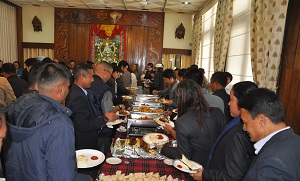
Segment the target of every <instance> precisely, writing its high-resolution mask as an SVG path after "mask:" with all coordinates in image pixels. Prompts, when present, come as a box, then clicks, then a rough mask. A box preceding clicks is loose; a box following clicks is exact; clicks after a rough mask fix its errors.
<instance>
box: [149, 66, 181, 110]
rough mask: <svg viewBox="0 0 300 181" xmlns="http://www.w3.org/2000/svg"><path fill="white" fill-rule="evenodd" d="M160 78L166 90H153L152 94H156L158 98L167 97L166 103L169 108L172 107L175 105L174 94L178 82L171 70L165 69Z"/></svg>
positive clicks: (175, 96)
mask: <svg viewBox="0 0 300 181" xmlns="http://www.w3.org/2000/svg"><path fill="white" fill-rule="evenodd" d="M162 77H163V79H164V82H165V83H166V84H167V85H168V86H167V88H166V89H164V90H160V91H157V90H153V92H152V93H153V94H155V95H156V94H157V95H160V96H165V97H166V96H168V99H169V100H170V101H169V102H168V105H169V106H172V104H173V102H174V103H177V98H178V96H177V93H176V87H177V84H178V83H179V81H178V80H177V79H176V76H175V73H174V71H173V70H172V69H166V70H164V71H163V73H162Z"/></svg>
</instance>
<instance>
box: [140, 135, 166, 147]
mask: <svg viewBox="0 0 300 181" xmlns="http://www.w3.org/2000/svg"><path fill="white" fill-rule="evenodd" d="M158 135H162V136H163V139H153V137H154V138H155V136H158ZM143 140H144V141H145V142H146V143H148V144H155V143H156V144H166V143H168V142H169V137H168V136H167V135H164V134H161V133H148V134H146V135H144V136H143Z"/></svg>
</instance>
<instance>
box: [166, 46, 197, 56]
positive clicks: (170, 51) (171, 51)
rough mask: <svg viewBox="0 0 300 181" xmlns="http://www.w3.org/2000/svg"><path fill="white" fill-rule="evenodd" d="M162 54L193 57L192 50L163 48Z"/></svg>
mask: <svg viewBox="0 0 300 181" xmlns="http://www.w3.org/2000/svg"><path fill="white" fill-rule="evenodd" d="M162 54H177V55H189V56H191V55H192V50H188V49H172V48H163V50H162Z"/></svg>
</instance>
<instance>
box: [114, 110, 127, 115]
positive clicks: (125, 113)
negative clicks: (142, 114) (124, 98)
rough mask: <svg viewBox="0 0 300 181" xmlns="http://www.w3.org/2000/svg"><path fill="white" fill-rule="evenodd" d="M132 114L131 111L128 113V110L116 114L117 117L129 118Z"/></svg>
mask: <svg viewBox="0 0 300 181" xmlns="http://www.w3.org/2000/svg"><path fill="white" fill-rule="evenodd" d="M129 114H130V112H129V111H126V110H124V111H123V110H122V111H117V112H116V115H117V116H128V115H129Z"/></svg>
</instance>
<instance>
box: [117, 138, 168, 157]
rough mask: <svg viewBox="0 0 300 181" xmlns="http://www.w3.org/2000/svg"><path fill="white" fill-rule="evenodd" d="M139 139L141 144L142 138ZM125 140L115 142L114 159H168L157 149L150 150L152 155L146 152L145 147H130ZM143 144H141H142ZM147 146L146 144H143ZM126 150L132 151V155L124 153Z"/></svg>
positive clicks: (118, 139)
mask: <svg viewBox="0 0 300 181" xmlns="http://www.w3.org/2000/svg"><path fill="white" fill-rule="evenodd" d="M136 139H139V140H140V142H141V141H142V138H136ZM125 141H126V140H125V139H120V138H117V139H116V140H115V142H114V146H113V147H111V153H112V156H113V157H125V158H150V159H158V160H164V159H166V157H165V156H164V155H162V154H160V153H159V150H157V149H156V148H153V149H150V151H149V152H150V153H149V152H146V151H145V150H144V148H142V147H143V146H139V147H136V145H128V144H125ZM140 144H141V143H140ZM143 144H146V143H143ZM125 150H132V154H126V153H124V151H125Z"/></svg>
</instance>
